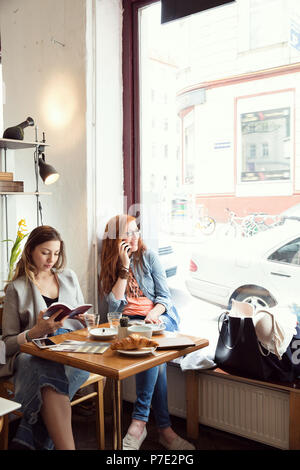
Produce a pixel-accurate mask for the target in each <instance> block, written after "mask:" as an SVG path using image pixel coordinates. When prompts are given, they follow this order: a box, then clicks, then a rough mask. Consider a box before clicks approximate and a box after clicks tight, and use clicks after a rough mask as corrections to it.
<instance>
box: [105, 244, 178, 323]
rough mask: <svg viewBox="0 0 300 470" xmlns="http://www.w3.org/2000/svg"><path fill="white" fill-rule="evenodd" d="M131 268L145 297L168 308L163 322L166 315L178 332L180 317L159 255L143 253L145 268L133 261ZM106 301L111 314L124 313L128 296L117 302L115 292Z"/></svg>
mask: <svg viewBox="0 0 300 470" xmlns="http://www.w3.org/2000/svg"><path fill="white" fill-rule="evenodd" d="M130 267H131V269H132V272H133V274H134V276H135V278H136V280H137V283H138V285H139V287H140V289H141V290H142V291H143V293H144V295H145V296H146V297H148V299H150V300H152V302H153V303H154V304H161V305H164V307H165V308H166V311H165V312H164V313H163V314H162V320H163V317H164V316H165V315H166V316H168V317H169V318H170V319H171V321H172V323H173V326H174V329H175V330H177V329H178V324H179V316H178V313H177V310H176V308H175V306H174V305H173V302H172V299H171V293H170V290H169V287H168V284H167V278H166V275H165V272H164V270H163V268H162V266H161V263H160V260H159V256H158V254H157V253H155V252H154V251H152V250H146V251H145V252H144V253H143V267H141V266H140V264H138V265H137V266H135V265H134V263H133V260H132V259H131V260H130ZM106 300H107V302H108V309H109V311H110V312H116V311H117V312H122V310H123V308H124V307H125V305H126V304H127V299H126V296H124V297H123V298H122V299H121V300H117V299H116V298H115V296H114V294H113V292H110V293H109V294H108V296H107V298H106Z"/></svg>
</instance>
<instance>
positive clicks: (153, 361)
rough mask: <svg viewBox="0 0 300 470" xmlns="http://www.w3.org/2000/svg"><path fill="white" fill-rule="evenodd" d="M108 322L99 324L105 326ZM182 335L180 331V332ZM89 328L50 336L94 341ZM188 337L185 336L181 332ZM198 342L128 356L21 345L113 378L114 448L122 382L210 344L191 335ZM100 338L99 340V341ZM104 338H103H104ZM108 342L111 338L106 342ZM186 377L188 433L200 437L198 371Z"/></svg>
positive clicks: (118, 441)
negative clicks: (89, 333)
mask: <svg viewBox="0 0 300 470" xmlns="http://www.w3.org/2000/svg"><path fill="white" fill-rule="evenodd" d="M106 326H108V325H107V324H103V325H100V327H106ZM177 335H178V336H180V333H177ZM87 336H88V335H87V330H86V328H84V329H82V330H77V331H74V332H71V333H67V334H63V335H58V336H53V337H52V338H51V339H53V341H55V342H56V343H60V342H62V341H63V340H65V339H74V340H83V341H86V340H88V341H93V339H92V338H88V337H87ZM160 336H161V335H155V336H154V337H153V339H159V337H160ZM182 336H186V335H182ZM190 338H192V339H193V341H194V342H195V346H190V347H187V348H178V349H174V348H173V349H168V350H159V351H156V355H155V356H153V355H152V354H149V355H147V356H126V355H121V354H119V353H118V352H117V351H112V350H111V349H110V348H109V349H107V350H106V351H105V352H104V354H89V353H70V352H62V351H51V349H39V348H38V347H37V346H35V345H34V344H33V343H25V344H23V345H21V351H22V352H24V353H28V354H31V355H33V356H38V357H41V358H44V359H48V360H51V361H55V362H59V363H62V364H65V365H69V366H72V367H77V368H79V369H83V370H87V371H89V372H93V373H95V374H100V375H103V376H105V377H110V378H111V379H113V380H112V382H113V417H114V434H113V435H114V442H113V447H114V449H122V397H121V381H122V380H123V379H126V378H127V377H130V376H132V375H136V374H137V373H139V372H142V371H145V370H147V369H150V368H151V367H154V366H158V365H160V364H163V363H165V362H168V361H171V360H172V359H175V358H177V357H180V356H184V355H186V354H188V353H190V352H193V351H196V350H197V349H201V348H204V347H205V346H208V344H209V342H208V340H207V339H202V338H194V337H190ZM96 341H99V340H96ZM101 341H102V340H101ZM107 342H109V341H107ZM185 377H186V400H187V435H188V437H191V438H192V439H197V438H198V432H199V431H198V430H199V425H198V416H199V410H198V378H197V376H196V371H194V370H189V371H187V372H186V373H185Z"/></svg>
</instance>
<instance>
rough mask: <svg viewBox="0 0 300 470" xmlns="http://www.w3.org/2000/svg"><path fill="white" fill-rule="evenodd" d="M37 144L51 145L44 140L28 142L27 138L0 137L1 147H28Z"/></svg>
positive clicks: (12, 148) (33, 146)
mask: <svg viewBox="0 0 300 470" xmlns="http://www.w3.org/2000/svg"><path fill="white" fill-rule="evenodd" d="M37 145H44V146H45V147H49V145H48V144H46V143H44V142H26V141H25V140H14V139H0V148H2V149H10V150H18V149H27V148H35V147H36V146H37Z"/></svg>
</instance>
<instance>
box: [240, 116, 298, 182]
mask: <svg viewBox="0 0 300 470" xmlns="http://www.w3.org/2000/svg"><path fill="white" fill-rule="evenodd" d="M290 114H291V112H290V108H280V109H268V110H262V111H256V112H251V113H245V114H242V115H241V129H242V149H243V150H242V173H241V181H243V182H247V181H275V180H279V181H280V180H289V179H290V175H291V161H292V154H291V150H292V149H291V147H290V146H289V143H290V137H291V116H290ZM259 149H261V150H259Z"/></svg>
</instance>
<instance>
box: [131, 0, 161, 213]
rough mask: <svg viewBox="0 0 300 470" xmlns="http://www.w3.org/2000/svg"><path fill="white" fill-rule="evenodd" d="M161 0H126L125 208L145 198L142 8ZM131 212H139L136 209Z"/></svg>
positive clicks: (132, 206)
mask: <svg viewBox="0 0 300 470" xmlns="http://www.w3.org/2000/svg"><path fill="white" fill-rule="evenodd" d="M158 1H160V0H123V33H122V43H123V48H122V73H123V174H124V188H123V189H124V211H125V212H128V211H129V210H130V209H132V208H133V210H134V207H135V206H137V205H138V204H139V203H140V202H141V190H140V181H141V174H140V171H141V169H140V123H139V116H140V93H139V91H140V90H139V9H140V8H143V7H145V6H147V5H151V4H152V3H157V2H158ZM130 213H131V215H136V214H135V213H132V210H131V212H130Z"/></svg>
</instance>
